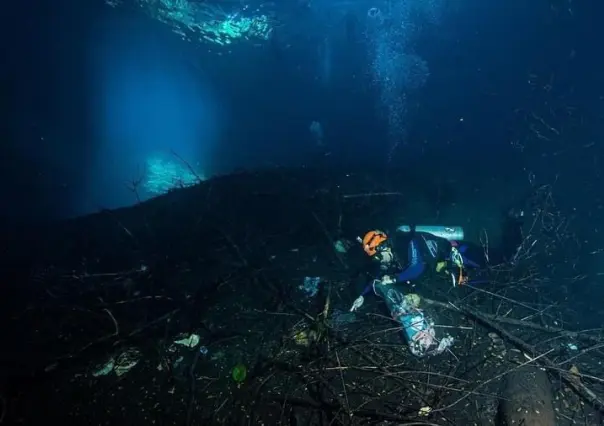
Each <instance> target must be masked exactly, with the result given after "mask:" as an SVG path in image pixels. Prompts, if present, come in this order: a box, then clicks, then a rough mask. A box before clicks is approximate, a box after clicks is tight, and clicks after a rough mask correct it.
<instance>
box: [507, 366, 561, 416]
mask: <svg viewBox="0 0 604 426" xmlns="http://www.w3.org/2000/svg"><path fill="white" fill-rule="evenodd" d="M501 396H502V398H501V401H500V403H499V422H498V424H499V425H502V426H512V425H523V426H555V425H556V415H555V413H554V408H553V406H552V391H551V383H550V381H549V378H548V377H547V374H546V373H545V371H543V370H541V369H540V368H538V367H535V366H532V365H525V366H523V367H520V368H518V369H516V370H513V371H511V372H509V373H508V374H507V375H506V378H505V380H504V384H503V391H502V395H501Z"/></svg>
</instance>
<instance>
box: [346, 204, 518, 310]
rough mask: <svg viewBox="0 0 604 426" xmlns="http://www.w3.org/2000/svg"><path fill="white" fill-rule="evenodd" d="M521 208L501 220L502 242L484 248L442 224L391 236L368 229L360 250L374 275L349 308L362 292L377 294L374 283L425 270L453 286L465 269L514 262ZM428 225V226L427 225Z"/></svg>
mask: <svg viewBox="0 0 604 426" xmlns="http://www.w3.org/2000/svg"><path fill="white" fill-rule="evenodd" d="M523 217H524V213H523V212H522V211H518V212H517V211H513V210H512V211H510V212H508V214H507V215H506V220H505V221H504V223H503V232H504V233H503V239H502V245H501V246H500V248H498V249H494V248H491V249H490V251H488V252H487V251H486V250H485V249H484V248H483V247H481V246H478V245H476V244H473V243H470V242H464V241H458V240H455V239H453V238H451V236H454V235H453V234H452V231H453V230H454V229H453V228H446V227H443V228H442V229H443V231H444V232H440V234H441V235H435V234H439V232H435V233H434V234H433V233H430V232H424V231H423V230H422V229H424V227H414V226H412V227H409V229H408V232H401V231H398V230H397V232H395V233H394V236H393V238H389V237H388V235H387V234H386V233H385V232H383V231H380V230H373V231H369V232H367V233H366V234H365V236H364V237H363V238H362V239H361V238H360V237H359V238H358V240H359V242H360V243H361V244H362V247H363V251H364V252H365V253H366V254H367V255H368V256H369V258H370V259H371V263H372V266H371V268H370V269H372V270H370V271H369V272H370V275H371V276H373V277H377V278H376V279H373V280H372V281H371V282H369V283H368V284H367V283H365V286H364V288H363V289H362V292H361V294H360V295H359V296H358V297H357V298H356V300H355V301H354V303H353V305H352V307H351V308H350V311H351V312H354V311H356V310H357V309H359V308H360V307H361V306H362V305H363V303H364V301H365V296H368V295H369V294H371V293H375V294H378V291H377V290H376V285H379V284H388V285H390V284H400V283H410V282H412V281H415V280H417V279H419V278H420V277H421V276H422V275H423V274H424V273H425V272H427V271H435V272H436V273H445V274H447V275H449V276H450V277H451V282H452V285H453V286H454V287H457V286H461V285H463V284H465V283H467V282H468V279H469V275H468V271H469V270H471V269H481V268H484V267H487V266H489V265H497V264H500V263H503V262H513V261H514V258H515V255H516V254H517V250H518V247H520V245H521V243H522V223H523V222H522V219H523ZM427 229H430V228H427Z"/></svg>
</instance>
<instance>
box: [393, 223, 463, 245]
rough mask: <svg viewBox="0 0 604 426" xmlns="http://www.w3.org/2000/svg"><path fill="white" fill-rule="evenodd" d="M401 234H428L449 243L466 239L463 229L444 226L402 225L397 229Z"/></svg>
mask: <svg viewBox="0 0 604 426" xmlns="http://www.w3.org/2000/svg"><path fill="white" fill-rule="evenodd" d="M396 230H397V231H399V232H411V231H415V232H426V233H428V234H432V235H434V236H435V237H440V238H445V239H447V240H449V241H461V240H463V237H464V232H463V228H462V227H461V226H444V225H416V226H411V225H401V226H399V227H398V228H396Z"/></svg>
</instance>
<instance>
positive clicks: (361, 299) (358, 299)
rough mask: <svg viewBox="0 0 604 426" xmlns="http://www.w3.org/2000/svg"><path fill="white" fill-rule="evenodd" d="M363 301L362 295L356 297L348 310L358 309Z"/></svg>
mask: <svg viewBox="0 0 604 426" xmlns="http://www.w3.org/2000/svg"><path fill="white" fill-rule="evenodd" d="M364 302H365V298H364V297H363V296H359V297H357V298H356V300H355V301H354V303H353V304H352V307H351V308H350V312H354V311H356V310H357V309H359V308H360V307H361V306H363V303H364Z"/></svg>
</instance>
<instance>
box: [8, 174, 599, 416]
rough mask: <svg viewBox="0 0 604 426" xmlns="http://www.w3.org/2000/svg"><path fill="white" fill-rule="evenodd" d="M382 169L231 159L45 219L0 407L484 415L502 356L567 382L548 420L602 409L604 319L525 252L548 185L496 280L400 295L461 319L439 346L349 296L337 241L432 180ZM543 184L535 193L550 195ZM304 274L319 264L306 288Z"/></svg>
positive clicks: (439, 317)
mask: <svg viewBox="0 0 604 426" xmlns="http://www.w3.org/2000/svg"><path fill="white" fill-rule="evenodd" d="M380 176H382V175H381V174H375V175H369V173H364V174H357V175H354V174H350V173H341V174H340V173H338V172H336V171H333V170H331V171H329V172H325V173H321V172H317V171H308V170H302V171H300V170H281V169H280V170H271V171H266V172H255V173H241V174H238V175H232V176H225V177H221V178H215V179H211V180H208V181H205V182H203V183H201V184H199V185H196V186H192V187H187V188H182V189H178V190H175V191H172V192H170V193H168V194H165V195H162V196H160V197H158V198H155V199H153V200H149V201H147V202H144V203H141V204H139V205H137V206H135V207H133V208H129V209H121V210H119V211H113V212H101V213H99V214H96V215H92V216H89V217H85V218H80V219H77V220H74V221H70V222H67V223H64V224H62V225H60V226H58V225H57V226H53V228H52V229H50V230H48V231H47V232H46V233H40V234H39V235H38V237H39V238H40V240H38V242H37V243H36V245H35V246H33V245H31V244H30V243H28V242H26V238H23V239H22V241H23V244H24V245H27V248H28V250H27V251H28V253H30V254H31V256H32V257H30V258H28V259H27V260H28V262H27V264H28V265H29V267H28V274H27V276H26V279H25V281H21V282H20V281H12V282H14V285H15V288H18V289H19V291H20V294H21V295H22V299H18V298H17V299H14V298H13V299H11V302H12V303H11V305H12V308H11V322H10V324H9V326H10V327H9V328H10V330H13V331H15V335H13V336H7V339H6V344H7V347H10V348H12V349H11V350H10V357H9V359H8V362H7V365H8V366H10V367H11V368H10V371H11V376H10V377H8V378H7V383H6V386H5V387H4V389H6V391H5V395H6V397H5V400H6V401H7V409H6V410H5V412H6V419H7V420H6V421H7V422H9V421H13V420H18V419H20V420H21V421H23V422H24V423H29V424H36V423H38V422H40V421H41V420H42V419H46V420H49V419H59V418H61V419H68V420H69V421H70V422H71V423H72V424H79V423H83V422H88V423H94V424H103V423H111V422H113V423H122V422H130V423H132V424H142V423H150V422H159V421H161V422H162V423H163V424H175V425H176V424H178V425H182V424H187V425H202V424H203V425H208V424H234V423H239V422H240V421H242V420H244V419H245V420H246V421H250V422H251V423H254V424H257V423H264V424H277V423H279V422H280V423H288V422H289V423H293V422H302V423H307V424H319V422H321V421H323V422H332V421H333V422H341V423H345V424H363V422H366V421H368V420H371V421H381V422H384V424H392V423H393V424H396V423H397V422H398V423H401V422H410V421H414V422H424V423H436V424H439V423H440V424H443V423H444V424H446V423H449V424H473V423H479V422H481V423H482V424H484V423H487V422H488V421H492V420H493V419H494V417H495V413H496V411H497V406H498V404H499V400H500V399H501V397H502V395H505V393H504V390H502V388H503V387H504V386H506V382H505V380H504V379H505V378H506V377H507V375H508V374H510V373H512V372H516V371H517V370H519V368H520V367H525V366H534V367H540V368H543V369H545V370H546V371H547V372H548V373H552V374H551V377H553V378H556V380H557V381H558V382H559V383H560V386H559V388H558V390H556V391H553V394H552V401H551V407H553V409H554V411H555V414H554V415H556V416H558V419H560V418H563V417H564V416H567V417H573V416H574V418H575V419H579V418H580V419H581V421H583V420H585V422H586V423H587V424H594V423H593V420H594V419H595V415H596V412H595V411H594V410H593V409H592V407H596V408H597V409H601V407H600V405H599V404H600V398H601V397H600V396H599V395H604V388H603V387H602V384H601V383H600V382H598V381H597V380H595V379H592V378H593V377H596V378H597V377H599V376H601V375H602V371H601V367H600V366H599V364H598V360H597V355H596V354H597V348H598V347H599V346H601V345H602V338H601V337H600V334H601V333H600V330H592V331H583V332H578V331H573V330H570V328H571V327H570V325H569V324H571V323H572V319H571V318H572V312H571V311H572V309H571V308H569V307H564V306H563V305H559V304H557V303H556V302H555V300H556V298H557V297H558V295H557V294H556V288H555V287H554V286H551V285H550V286H547V287H546V286H543V285H541V284H542V283H544V282H546V281H545V280H546V278H548V277H546V276H544V275H543V274H542V273H539V275H538V274H536V273H535V268H534V264H533V262H536V261H539V262H544V261H546V260H547V258H550V256H551V254H552V250H553V249H552V250H550V249H551V248H550V247H543V246H541V245H540V244H542V242H544V244H547V236H544V235H541V231H540V225H538V224H539V223H540V222H539V220H538V217H539V214H541V213H539V212H540V211H542V212H543V214H546V212H552V209H553V208H554V207H553V205H551V204H549V205H547V206H546V205H545V204H539V203H537V204H535V205H533V212H535V213H536V216H531V217H534V218H537V219H536V222H535V223H534V224H533V223H529V224H528V225H529V226H530V229H529V230H530V232H527V233H526V234H525V238H528V240H527V241H526V244H525V245H524V249H522V250H521V251H519V253H517V259H516V261H517V266H516V267H514V268H509V269H505V268H502V267H495V266H494V267H493V268H492V270H491V271H485V273H489V274H490V275H489V276H490V277H491V280H490V282H489V283H487V284H484V285H481V286H478V285H475V286H470V285H467V286H462V287H460V288H457V289H454V291H452V290H451V285H450V282H449V281H448V280H446V279H439V278H436V277H434V276H430V277H426V278H423V279H422V280H420V281H418V282H416V283H414V286H415V287H414V292H415V293H417V294H418V296H417V297H413V298H412V304H413V305H414V306H421V307H422V309H426V310H429V311H430V312H432V313H433V315H432V317H433V318H435V326H436V327H438V328H440V329H443V330H446V331H447V332H448V333H450V334H452V335H454V337H455V344H454V345H453V346H452V347H450V350H449V351H445V352H444V353H442V354H440V355H438V356H435V357H433V358H417V357H415V356H413V355H412V354H411V353H410V351H409V349H408V347H407V345H406V344H405V341H404V338H403V335H402V333H401V327H400V326H399V325H398V323H396V322H395V321H393V319H392V318H391V317H390V316H389V315H388V311H387V310H386V309H385V307H384V306H383V304H381V303H379V302H378V303H377V304H376V306H375V309H373V310H369V309H368V310H363V311H361V312H358V313H357V312H355V313H351V312H349V307H350V305H351V303H352V301H353V300H354V298H355V297H356V294H355V291H354V290H353V289H352V288H351V285H350V283H351V281H352V279H353V278H352V277H353V276H354V275H355V273H356V272H355V271H356V270H357V269H358V268H359V267H360V265H362V262H361V261H360V260H359V259H362V255H363V253H362V250H361V249H360V248H359V247H358V246H356V245H355V244H354V243H349V242H348V243H346V242H342V241H344V240H353V239H354V236H355V234H356V233H358V232H359V230H363V229H366V227H367V226H368V225H367V224H368V223H374V224H375V222H376V220H377V219H376V218H384V221H386V219H385V218H386V217H392V215H390V216H389V215H388V212H392V211H393V210H398V211H406V212H407V213H409V211H410V209H411V207H410V204H408V201H409V199H411V198H415V197H421V196H422V195H421V192H422V191H423V190H424V189H422V188H418V187H417V185H411V186H409V185H406V183H405V182H409V181H408V180H405V179H395V178H391V179H388V180H387V181H386V180H381V178H380ZM391 182H399V184H397V185H394V184H392V183H391ZM400 182H402V183H400ZM541 190H544V189H543V188H542V189H540V190H538V191H536V192H535V196H534V197H532V198H531V200H532V201H533V202H534V201H536V200H548V202H550V201H551V197H550V196H547V197H543V196H542V194H541V192H539V191H541ZM401 193H405V194H406V197H405V198H401V197H400V195H398V194H401ZM468 193H472V191H468ZM378 194H380V195H378ZM385 194H388V195H385ZM550 195H551V193H550ZM369 199H371V201H368V200H369ZM539 209H542V210H539ZM544 209H545V210H544ZM547 216H548V217H551V215H549V214H548V215H547ZM548 226H549V225H548ZM548 235H550V234H548ZM550 237H551V235H550ZM567 237H568V238H570V236H569V235H562V234H559V235H558V236H557V241H559V240H560V238H562V239H564V238H567ZM532 238H535V239H537V240H538V241H539V243H535V244H533V240H532ZM28 241H31V240H28ZM546 249H547V250H546ZM543 250H546V251H547V252H548V256H547V257H546V258H541V257H540V256H539V253H540V252H541V251H543ZM357 252H358V254H359V256H360V257H359V256H357ZM554 260H555V259H554V258H552V260H550V261H551V262H554ZM21 264H24V262H22V263H21ZM547 269H548V268H547V265H545V266H544V267H542V268H540V269H539V270H547ZM556 274H557V276H558V277H560V276H562V275H561V274H562V272H561V271H560V269H558V270H556ZM307 277H311V278H317V277H319V278H318V279H309V280H306V281H307V284H309V285H310V284H312V288H311V290H312V291H308V287H309V285H307V286H305V285H304V283H305V279H306V278H307ZM540 280H541V281H540ZM315 290H316V291H315ZM562 321H564V322H562ZM562 323H564V324H566V327H568V328H569V329H564V328H562V327H561V326H560V325H559V324H562ZM17 330H18V334H17V333H16V331H17ZM489 333H495V334H496V335H497V336H498V338H496V339H495V338H494V337H493V334H489ZM569 343H572V344H573V345H574V346H569ZM573 348H576V349H573ZM5 355H8V353H6V354H5ZM541 386H542V388H543V387H545V388H547V386H548V384H547V380H543V379H542V382H541ZM543 395H548V393H547V392H546V391H544V392H543ZM508 399H509V398H508ZM39 401H45V402H46V403H45V404H43V405H38V409H37V410H31V409H28V407H32V406H34V405H36V404H37V403H38V402H39ZM40 407H42V408H40ZM543 407H546V408H547V407H550V405H549V404H543ZM512 411H513V410H512ZM549 414H552V413H549Z"/></svg>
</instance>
